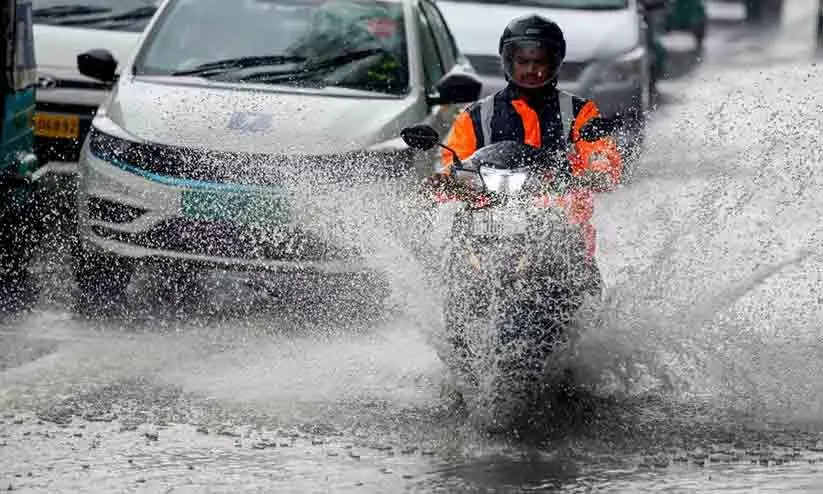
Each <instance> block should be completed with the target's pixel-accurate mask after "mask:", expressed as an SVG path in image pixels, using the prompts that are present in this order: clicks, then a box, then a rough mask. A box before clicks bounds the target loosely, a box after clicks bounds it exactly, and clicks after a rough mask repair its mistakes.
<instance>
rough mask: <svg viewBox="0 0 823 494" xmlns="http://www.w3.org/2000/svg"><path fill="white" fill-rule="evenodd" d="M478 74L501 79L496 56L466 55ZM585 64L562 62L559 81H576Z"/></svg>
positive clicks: (501, 70) (500, 68) (500, 65)
mask: <svg viewBox="0 0 823 494" xmlns="http://www.w3.org/2000/svg"><path fill="white" fill-rule="evenodd" d="M467 57H468V59H469V61H470V62H471V64H472V66H473V67H474V70H476V71H477V73H478V74H483V75H492V76H500V77H503V66H502V63H501V61H500V57H499V56H497V55H467ZM586 65H587V64H586V63H585V62H564V63H563V65H561V66H560V74H559V80H561V81H576V80H577V79H579V78H580V75H581V74H582V73H583V70H585V68H586Z"/></svg>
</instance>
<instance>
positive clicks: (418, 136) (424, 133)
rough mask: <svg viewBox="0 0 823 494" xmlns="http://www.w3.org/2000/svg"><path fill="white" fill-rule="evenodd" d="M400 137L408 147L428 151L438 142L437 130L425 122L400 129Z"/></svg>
mask: <svg viewBox="0 0 823 494" xmlns="http://www.w3.org/2000/svg"><path fill="white" fill-rule="evenodd" d="M400 137H402V138H403V142H405V143H406V144H407V145H408V146H409V147H410V148H414V149H420V150H423V151H428V150H429V149H432V148H433V147H435V146H437V145H438V144H439V143H440V136H439V135H437V131H436V130H434V129H433V128H432V127H431V126H429V125H425V124H422V125H415V126H413V127H406V128H405V129H403V130H401V131H400Z"/></svg>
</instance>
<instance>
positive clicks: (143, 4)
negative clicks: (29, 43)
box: [32, 0, 158, 162]
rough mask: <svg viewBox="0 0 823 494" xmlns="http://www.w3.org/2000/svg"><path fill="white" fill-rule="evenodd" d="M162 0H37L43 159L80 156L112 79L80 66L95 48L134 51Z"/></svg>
mask: <svg viewBox="0 0 823 494" xmlns="http://www.w3.org/2000/svg"><path fill="white" fill-rule="evenodd" d="M156 3H158V2H157V0H33V5H32V6H33V12H32V16H33V20H34V46H35V53H36V54H37V65H38V75H39V81H40V84H39V87H38V89H37V113H36V114H35V119H34V120H35V121H34V123H35V151H36V154H37V155H38V157H39V158H40V160H41V161H43V162H49V161H56V162H76V161H77V159H78V157H79V155H80V146H81V145H82V143H83V139H84V138H85V136H86V133H87V132H88V130H89V127H90V126H91V120H92V118H93V117H94V114H95V112H96V111H97V107H98V106H99V105H100V103H102V101H103V100H104V99H105V98H106V96H107V95H108V93H109V90H110V89H111V84H109V83H107V82H103V81H99V80H95V79H93V78H90V77H86V76H84V75H83V74H81V73H80V72H78V70H77V56H78V55H80V54H82V53H84V52H86V51H88V50H91V49H93V48H105V49H107V50H109V51H110V52H111V53H112V54H113V56H114V57H115V59H116V60H123V59H125V58H127V57H128V56H129V54H131V51H132V50H133V49H134V47H135V46H136V45H137V41H138V40H139V39H140V32H141V31H143V29H144V28H145V26H146V25H147V24H148V22H149V20H150V19H151V17H152V15H153V14H154V12H155V9H156Z"/></svg>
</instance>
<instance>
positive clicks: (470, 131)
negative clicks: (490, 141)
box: [440, 111, 477, 174]
mask: <svg viewBox="0 0 823 494" xmlns="http://www.w3.org/2000/svg"><path fill="white" fill-rule="evenodd" d="M446 145H447V146H449V147H450V148H452V149H454V150H455V152H457V156H458V157H460V159H461V160H464V159H466V158H468V157H469V156H471V154H472V153H473V152H475V151H476V150H477V137H475V135H474V124H473V123H472V119H471V116H470V115H469V112H468V111H464V112H461V113H460V115H458V116H457V118H456V119H455V121H454V124H452V128H451V131H450V132H449V137H448V138H447V139H446ZM452 159H453V158H452V154H451V153H450V152H449V151H448V150H446V149H444V150H443V152H442V153H441V154H440V160H441V162H442V163H443V173H447V174H448V173H449V169H450V167H451V164H452Z"/></svg>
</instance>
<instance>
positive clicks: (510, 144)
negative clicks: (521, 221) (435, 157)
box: [458, 141, 553, 195]
mask: <svg viewBox="0 0 823 494" xmlns="http://www.w3.org/2000/svg"><path fill="white" fill-rule="evenodd" d="M552 163H553V160H552V157H551V155H550V154H549V153H547V152H546V151H545V150H541V149H538V148H535V147H532V146H529V145H528V144H524V143H521V142H516V141H501V142H496V143H494V144H490V145H488V146H485V147H482V148H480V149H478V150H477V151H475V152H474V153H473V154H472V155H471V156H469V158H468V159H467V160H466V161H465V162H464V163H463V168H464V169H466V170H470V171H469V172H464V173H463V174H458V178H460V179H461V180H463V181H465V182H467V183H470V184H471V185H473V186H475V187H476V186H478V183H477V182H478V178H479V177H478V176H477V174H479V175H480V177H482V187H483V188H485V189H486V190H488V191H490V192H496V193H502V194H509V195H511V194H518V193H521V192H525V190H524V189H529V188H530V187H529V185H532V186H533V185H534V184H531V182H533V180H531V181H530V180H529V179H530V178H533V177H534V174H533V173H532V172H534V171H535V170H545V169H547V168H548V167H551V164H552ZM464 175H465V176H464Z"/></svg>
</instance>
